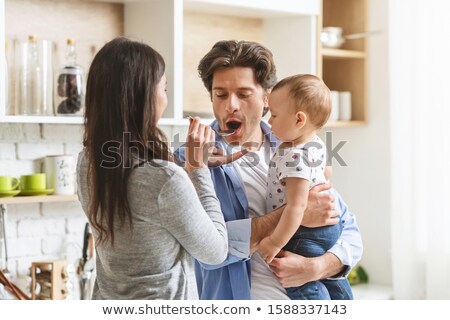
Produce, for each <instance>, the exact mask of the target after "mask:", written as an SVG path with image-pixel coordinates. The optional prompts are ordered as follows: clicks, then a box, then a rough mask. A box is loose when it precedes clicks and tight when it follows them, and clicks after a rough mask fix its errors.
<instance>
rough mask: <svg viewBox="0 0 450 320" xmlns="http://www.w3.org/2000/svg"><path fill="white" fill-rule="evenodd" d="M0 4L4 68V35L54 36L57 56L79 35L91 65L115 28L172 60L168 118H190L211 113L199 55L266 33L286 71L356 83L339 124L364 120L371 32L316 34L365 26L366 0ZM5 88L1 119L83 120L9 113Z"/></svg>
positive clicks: (170, 121)
mask: <svg viewBox="0 0 450 320" xmlns="http://www.w3.org/2000/svg"><path fill="white" fill-rule="evenodd" d="M0 9H1V10H0V25H1V26H5V27H4V28H3V27H2V28H1V29H0V44H2V45H1V46H0V71H1V74H2V75H3V74H4V73H5V71H6V69H5V63H4V61H5V59H4V58H5V47H4V45H3V44H4V43H5V40H6V39H8V40H9V41H11V40H12V39H14V38H20V39H25V38H26V36H27V35H28V34H32V33H35V34H37V36H38V38H42V39H44V38H45V39H49V40H52V41H54V42H55V43H57V49H58V51H59V57H60V60H62V59H61V56H62V55H63V53H62V52H63V51H64V47H63V43H64V42H65V40H66V39H67V38H68V37H71V38H75V39H76V40H78V44H77V50H78V51H79V52H80V53H81V56H82V63H81V64H82V65H83V64H84V67H85V69H86V70H87V69H88V65H89V63H90V61H91V59H92V57H93V55H94V54H95V52H96V51H98V49H100V48H101V46H102V45H103V44H104V43H105V42H106V41H107V40H109V39H111V38H113V37H115V36H120V35H126V36H130V37H133V38H135V39H140V40H143V41H145V42H147V43H149V44H150V45H151V46H152V47H154V48H155V49H156V50H158V51H159V52H160V53H161V54H162V55H163V57H164V59H165V61H166V74H167V78H168V96H169V106H168V108H167V110H166V111H165V113H164V114H163V118H162V119H161V121H160V124H161V125H187V120H185V116H186V115H187V114H194V115H195V114H198V115H201V116H202V117H203V118H205V120H206V121H208V118H212V117H213V115H212V112H211V103H210V99H209V96H208V93H207V91H206V89H205V88H204V87H203V84H202V82H201V80H200V79H199V78H198V75H197V64H198V62H199V60H200V58H201V57H202V56H203V55H204V54H205V53H206V52H207V51H208V50H209V49H210V48H211V46H212V45H213V44H214V43H215V42H216V41H218V40H220V39H236V40H253V41H258V42H261V43H263V44H264V45H266V46H267V47H268V48H270V49H271V50H272V52H273V54H274V59H275V63H276V65H277V74H278V78H280V79H281V78H283V77H285V76H288V75H292V74H296V73H313V74H318V75H322V76H323V78H324V80H325V82H326V83H327V84H328V85H329V87H330V88H331V89H333V90H340V91H343V90H346V91H350V92H351V93H352V100H353V105H352V111H353V118H352V121H350V122H340V123H334V124H332V125H336V126H351V125H358V124H360V123H363V122H364V121H365V120H366V112H365V105H366V103H365V99H366V90H365V86H366V85H365V72H364V70H365V66H366V55H365V41H364V39H363V40H352V41H348V43H345V44H344V46H343V48H342V49H325V48H322V47H321V46H320V43H319V41H318V35H319V34H320V30H321V28H322V26H327V25H339V26H342V27H344V31H345V33H355V32H361V31H363V30H365V28H364V25H365V16H364V15H363V12H364V10H365V1H364V0H323V1H321V0H296V1H294V0H277V1H274V0H260V1H253V0H147V1H145V0H140V1H136V0H135V1H133V0H110V1H108V0H96V1H71V0H53V1H45V2H40V1H37V0H0ZM19 9H20V10H19ZM363 9H364V10H363ZM344 13H345V14H344ZM361 15H362V16H361ZM18 16H20V17H18ZM37 17H39V18H37ZM99 19H100V20H99ZM353 20H354V21H353ZM24 21H27V22H26V23H24ZM42 21H45V23H42ZM7 22H8V23H7ZM9 51H11V46H9ZM10 55H11V52H9V54H8V57H9V56H10ZM57 56H58V54H57ZM56 68H57V66H55V70H56ZM10 86H11V83H10ZM5 90H6V85H5V80H4V77H1V78H0V97H1V98H0V122H10V123H27V122H28V123H66V124H81V123H83V119H82V117H73V116H72V117H62V116H58V117H56V116H55V117H54V116H47V117H44V116H20V115H8V114H7V109H6V103H5V100H4V97H5Z"/></svg>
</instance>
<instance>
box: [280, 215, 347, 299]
mask: <svg viewBox="0 0 450 320" xmlns="http://www.w3.org/2000/svg"><path fill="white" fill-rule="evenodd" d="M341 232H342V222H341V221H339V223H338V224H335V225H333V226H325V227H319V228H306V227H300V228H299V229H298V230H297V232H296V233H295V234H294V236H293V237H292V238H291V240H289V242H288V243H287V245H286V246H285V247H284V248H283V249H284V250H287V251H291V252H293V253H297V254H299V255H302V256H304V257H308V258H312V257H318V256H321V255H323V254H324V253H325V252H327V251H328V250H329V249H330V248H331V247H332V246H333V245H334V244H335V243H336V241H337V240H338V239H339V237H340V236H341ZM286 291H287V294H288V296H289V298H291V299H292V300H329V299H332V300H352V299H353V294H352V289H351V288H350V284H349V282H348V280H347V279H346V278H339V279H336V280H334V279H333V280H329V279H324V280H319V281H311V282H308V283H306V284H304V285H303V286H300V287H291V288H286Z"/></svg>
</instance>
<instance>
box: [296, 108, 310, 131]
mask: <svg viewBox="0 0 450 320" xmlns="http://www.w3.org/2000/svg"><path fill="white" fill-rule="evenodd" d="M295 117H296V119H297V121H296V125H297V127H300V128H302V127H303V126H304V125H305V124H306V119H307V118H308V117H307V116H306V113H304V112H303V111H298V112H297V113H296V114H295Z"/></svg>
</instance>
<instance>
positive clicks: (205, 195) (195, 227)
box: [158, 169, 228, 264]
mask: <svg viewBox="0 0 450 320" xmlns="http://www.w3.org/2000/svg"><path fill="white" fill-rule="evenodd" d="M191 179H192V183H191V181H190V180H189V178H188V177H187V176H186V174H185V173H183V172H180V173H179V174H174V175H173V176H172V177H171V178H170V179H169V181H167V182H166V183H165V184H164V186H163V187H162V189H161V193H160V196H159V197H158V205H159V212H160V217H161V221H162V225H163V227H164V228H166V230H167V231H169V232H170V233H171V234H172V235H173V236H174V237H175V238H176V239H177V241H178V242H179V243H180V244H181V245H182V246H183V247H184V248H185V249H186V250H187V251H188V252H189V253H190V254H191V255H192V256H193V257H194V258H195V259H197V260H199V261H202V262H206V263H210V264H216V263H221V262H222V261H223V260H224V259H225V258H226V256H227V252H228V238H227V230H226V226H225V221H224V219H223V216H222V212H221V211H220V204H219V201H218V200H217V198H216V196H215V193H214V188H213V185H212V182H211V178H210V173H209V170H208V169H198V170H195V171H194V172H193V173H192V174H191ZM193 184H194V185H195V188H194V185H193Z"/></svg>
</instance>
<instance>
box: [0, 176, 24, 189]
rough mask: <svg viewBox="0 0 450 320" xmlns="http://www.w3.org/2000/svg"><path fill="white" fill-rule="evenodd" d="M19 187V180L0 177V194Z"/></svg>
mask: <svg viewBox="0 0 450 320" xmlns="http://www.w3.org/2000/svg"><path fill="white" fill-rule="evenodd" d="M18 186H19V179H17V178H13V177H10V176H0V192H1V191H12V190H16V189H17V187H18Z"/></svg>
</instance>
